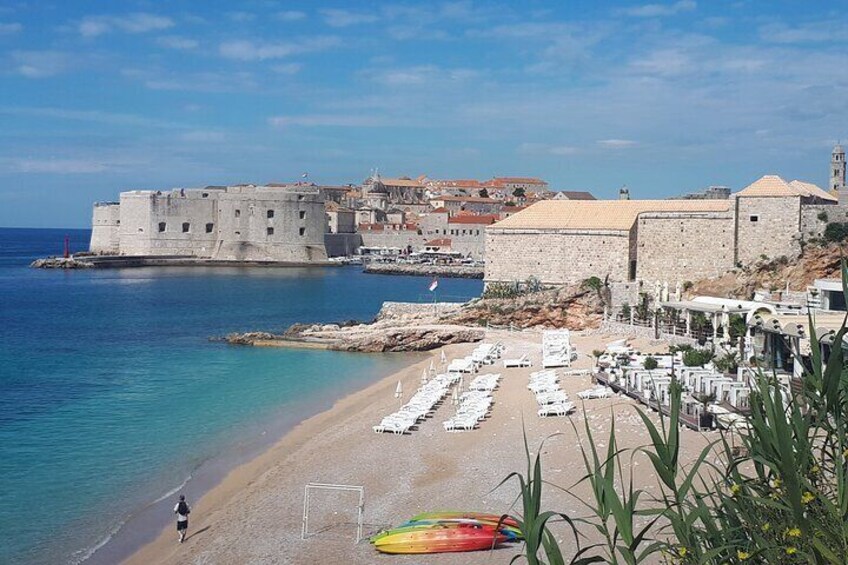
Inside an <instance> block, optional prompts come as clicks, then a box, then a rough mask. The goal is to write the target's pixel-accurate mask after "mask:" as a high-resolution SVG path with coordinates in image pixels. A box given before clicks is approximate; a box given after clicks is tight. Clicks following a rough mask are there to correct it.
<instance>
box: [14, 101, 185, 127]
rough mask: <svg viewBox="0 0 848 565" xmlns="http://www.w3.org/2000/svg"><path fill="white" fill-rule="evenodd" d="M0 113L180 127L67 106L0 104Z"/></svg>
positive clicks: (56, 118)
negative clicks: (68, 107) (72, 108)
mask: <svg viewBox="0 0 848 565" xmlns="http://www.w3.org/2000/svg"><path fill="white" fill-rule="evenodd" d="M0 114H6V115H10V116H26V117H34V118H48V119H50V120H51V121H52V120H74V121H81V122H94V123H101V124H107V125H114V126H132V127H139V126H141V127H157V128H165V129H170V128H179V127H182V126H180V125H179V124H176V123H174V122H167V121H164V120H159V119H156V118H147V117H145V116H138V115H135V114H120V113H112V112H103V111H100V110H69V109H67V108H50V107H28V106H0Z"/></svg>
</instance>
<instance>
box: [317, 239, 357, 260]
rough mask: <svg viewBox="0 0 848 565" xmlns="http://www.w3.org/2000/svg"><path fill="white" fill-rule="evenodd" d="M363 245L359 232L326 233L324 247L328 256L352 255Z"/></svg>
mask: <svg viewBox="0 0 848 565" xmlns="http://www.w3.org/2000/svg"><path fill="white" fill-rule="evenodd" d="M361 245H362V238H361V237H360V236H359V234H358V233H325V234H324V248H325V249H326V250H327V257H350V256H351V255H356V253H357V252H358V251H359V247H360V246H361Z"/></svg>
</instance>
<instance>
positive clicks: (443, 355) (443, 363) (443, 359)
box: [441, 351, 448, 365]
mask: <svg viewBox="0 0 848 565" xmlns="http://www.w3.org/2000/svg"><path fill="white" fill-rule="evenodd" d="M441 360H442V365H445V364H447V362H448V358H447V356H446V355H445V352H444V351H442V357H441Z"/></svg>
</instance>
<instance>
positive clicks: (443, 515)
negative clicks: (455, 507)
mask: <svg viewBox="0 0 848 565" xmlns="http://www.w3.org/2000/svg"><path fill="white" fill-rule="evenodd" d="M502 517H503V516H501V515H499V514H486V513H484V512H456V511H449V512H423V513H421V514H418V515H416V516H413V517H412V518H410V519H409V522H421V521H423V520H452V519H457V518H462V519H466V520H477V521H478V522H482V523H488V524H498V523H501V524H503V525H505V526H511V527H514V528H518V522H517V521H516V520H515V519H514V518H511V517H509V516H506V517H503V522H501V518H502Z"/></svg>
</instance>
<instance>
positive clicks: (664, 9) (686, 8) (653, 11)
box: [617, 0, 698, 18]
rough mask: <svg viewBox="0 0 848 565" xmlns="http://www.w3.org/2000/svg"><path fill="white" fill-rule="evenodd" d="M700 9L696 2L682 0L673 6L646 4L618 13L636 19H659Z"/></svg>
mask: <svg viewBox="0 0 848 565" xmlns="http://www.w3.org/2000/svg"><path fill="white" fill-rule="evenodd" d="M697 7H698V4H697V2H695V1H694V0H680V1H679V2H674V3H673V4H644V5H642V6H634V7H632V8H624V9H621V10H618V11H617V12H618V13H620V14H623V15H625V16H633V17H635V18H658V17H662V16H674V15H675V14H679V13H681V12H691V11H692V10H694V9H695V8H697Z"/></svg>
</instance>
